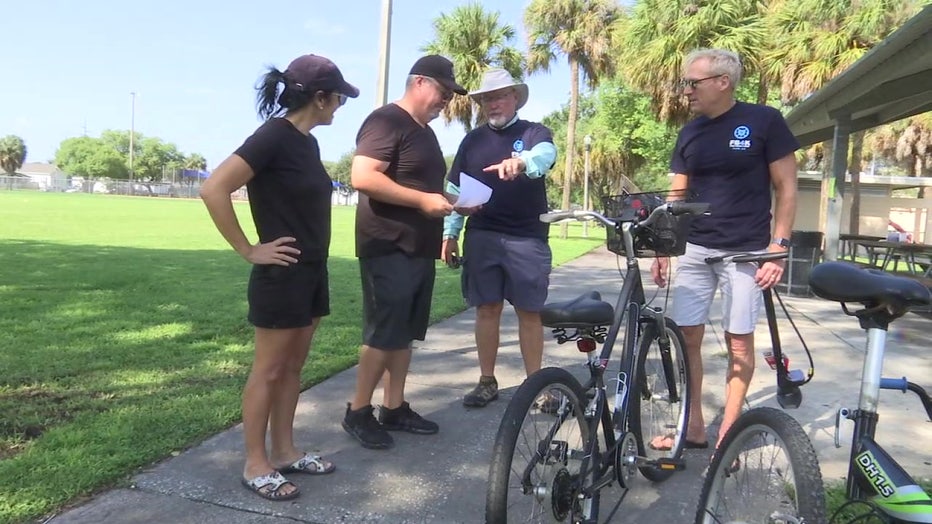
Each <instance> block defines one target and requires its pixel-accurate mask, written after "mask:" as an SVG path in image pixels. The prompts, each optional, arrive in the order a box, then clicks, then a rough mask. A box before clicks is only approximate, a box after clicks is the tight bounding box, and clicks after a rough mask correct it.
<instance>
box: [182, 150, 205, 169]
mask: <svg viewBox="0 0 932 524" xmlns="http://www.w3.org/2000/svg"><path fill="white" fill-rule="evenodd" d="M184 168H185V169H191V170H197V171H206V170H207V159H205V158H204V157H203V156H202V155H200V154H199V153H192V154H190V155H188V156H186V157H185V159H184Z"/></svg>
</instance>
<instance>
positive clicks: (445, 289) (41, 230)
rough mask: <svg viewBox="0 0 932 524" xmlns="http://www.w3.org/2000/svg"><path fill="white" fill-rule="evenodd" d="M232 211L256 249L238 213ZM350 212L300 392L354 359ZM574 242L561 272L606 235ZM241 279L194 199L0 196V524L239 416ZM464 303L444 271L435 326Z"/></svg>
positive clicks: (339, 220)
mask: <svg viewBox="0 0 932 524" xmlns="http://www.w3.org/2000/svg"><path fill="white" fill-rule="evenodd" d="M236 209H237V213H238V215H239V217H240V220H241V223H242V224H244V229H245V230H246V231H247V234H248V235H249V236H250V238H253V239H254V238H255V234H254V232H253V231H254V229H253V227H252V222H251V219H250V218H249V209H248V206H247V205H246V204H244V203H243V204H238V205H237V206H236ZM353 218H354V210H353V209H352V208H345V207H337V208H334V210H333V229H334V234H333V245H332V247H331V258H330V265H329V269H330V275H331V309H332V313H331V315H330V316H329V317H327V318H326V319H325V320H324V322H323V324H322V327H321V329H320V331H319V332H318V337H317V339H316V341H315V345H314V348H313V350H312V352H311V355H310V357H309V358H308V363H307V366H306V367H305V370H304V375H303V380H304V384H305V385H306V386H311V385H313V384H315V383H318V382H320V381H322V380H324V379H326V378H327V377H330V376H332V375H333V374H335V373H337V372H339V371H342V370H344V369H347V368H348V367H351V366H353V365H354V364H355V363H356V359H357V352H358V346H359V343H360V318H361V306H360V299H361V291H360V287H359V275H358V265H357V262H356V259H355V258H354V256H353V250H354V246H353ZM553 230H554V231H555V232H558V231H559V228H556V227H555V228H553ZM579 233H580V229H579V228H578V227H575V228H573V229H571V238H569V239H567V240H559V239H552V241H551V246H552V248H553V252H554V263H555V264H561V263H564V262H566V261H568V260H571V259H573V258H576V257H577V256H579V255H581V254H583V253H585V252H587V251H589V250H590V249H591V248H593V247H595V246H597V245H599V244H601V243H602V242H603V241H604V239H603V237H602V235H603V233H602V232H601V230H596V233H595V234H594V235H593V237H592V238H591V239H582V238H579V236H580V235H579ZM574 234H575V238H574ZM248 271H249V266H248V264H247V263H246V262H245V261H243V260H242V259H241V258H240V257H239V256H237V255H236V254H235V253H234V252H233V251H232V249H230V248H229V246H228V245H227V244H226V242H225V241H224V240H223V239H222V237H220V235H219V233H217V232H216V230H215V229H214V227H213V224H212V223H211V222H210V218H209V217H208V216H207V212H206V210H205V208H204V206H203V204H202V203H201V202H200V201H197V200H169V199H157V198H127V197H113V196H104V195H86V194H45V193H34V192H0V304H2V309H0V311H2V314H0V522H21V521H27V520H32V519H36V518H39V517H41V516H42V515H45V514H48V513H50V512H53V511H56V510H57V509H59V508H61V507H62V506H63V505H66V504H68V503H70V502H74V501H76V500H80V498H81V497H83V496H86V495H88V494H91V493H94V492H95V491H99V490H101V489H103V488H106V487H108V486H113V485H116V484H118V483H120V482H121V481H122V480H125V479H127V478H128V475H129V474H131V473H133V472H134V471H136V470H137V469H138V468H140V467H142V466H145V465H147V464H150V463H152V462H154V461H157V460H159V459H162V458H164V457H166V456H169V455H170V454H172V453H173V452H177V451H179V450H182V449H185V448H187V447H189V446H191V445H192V444H195V443H197V442H199V441H200V440H202V439H204V438H205V437H207V436H209V435H212V434H214V433H216V432H217V431H220V430H223V429H224V428H228V427H230V426H231V425H233V424H235V423H237V422H238V421H239V416H240V393H241V387H242V385H243V383H244V382H245V379H246V375H247V373H248V371H249V366H250V363H251V358H252V328H251V326H250V325H249V324H248V323H247V322H246V320H245V315H246V301H245V293H246V281H247V276H248ZM462 309H464V305H463V301H462V298H461V297H460V295H459V272H458V271H454V270H450V269H447V268H438V271H437V282H436V286H435V296H434V303H433V309H432V318H433V319H434V320H440V319H443V318H446V317H449V316H450V315H452V314H454V313H456V312H458V311H461V310H462ZM349 394H350V392H347V395H349Z"/></svg>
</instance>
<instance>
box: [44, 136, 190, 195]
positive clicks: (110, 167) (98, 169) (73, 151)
mask: <svg viewBox="0 0 932 524" xmlns="http://www.w3.org/2000/svg"><path fill="white" fill-rule="evenodd" d="M133 142H134V144H133V146H134V149H135V151H134V159H133V170H134V171H135V180H137V181H138V182H140V183H143V184H146V185H148V184H149V183H151V182H158V181H161V180H163V178H165V177H168V178H169V179H170V178H171V173H173V172H174V171H175V170H178V169H182V168H185V167H188V168H189V169H195V168H196V169H204V168H206V166H207V161H206V160H204V157H203V156H202V155H199V154H196V153H195V154H193V155H191V156H189V157H186V156H185V155H184V154H182V153H181V152H180V151H179V150H178V148H177V146H175V144H172V143H168V142H164V141H163V140H162V139H160V138H156V137H146V136H143V135H142V134H140V133H136V134H135V137H134V140H133ZM55 163H56V164H57V165H58V167H59V168H61V169H62V170H63V171H65V172H66V173H68V174H71V175H78V176H83V177H88V178H102V177H108V178H115V179H128V178H129V132H128V131H119V130H107V131H104V132H103V133H101V136H100V137H99V138H93V137H77V138H69V139H66V140H64V141H62V143H61V145H60V146H59V148H58V151H57V152H56V153H55ZM195 166H196V167H195ZM150 189H151V188H150Z"/></svg>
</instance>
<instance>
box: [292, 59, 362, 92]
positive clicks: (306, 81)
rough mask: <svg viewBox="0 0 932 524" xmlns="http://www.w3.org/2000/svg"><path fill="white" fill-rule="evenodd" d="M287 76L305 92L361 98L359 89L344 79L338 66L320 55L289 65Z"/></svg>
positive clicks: (294, 61) (298, 60)
mask: <svg viewBox="0 0 932 524" xmlns="http://www.w3.org/2000/svg"><path fill="white" fill-rule="evenodd" d="M285 76H286V77H287V78H288V79H289V80H291V81H293V82H295V83H297V84H300V87H302V89H303V90H304V91H308V92H314V91H327V92H334V93H340V94H342V95H346V96H348V97H350V98H356V97H357V96H359V89H357V88H356V86H354V85H352V84H350V83H349V82H347V81H346V80H344V79H343V73H340V69H339V68H338V67H337V65H336V64H334V63H333V62H331V61H330V60H329V59H327V58H324V57H322V56H319V55H303V56H299V57H298V58H295V59H294V60H292V61H291V63H290V64H288V69H286V70H285Z"/></svg>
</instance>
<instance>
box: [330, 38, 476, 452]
mask: <svg viewBox="0 0 932 524" xmlns="http://www.w3.org/2000/svg"><path fill="white" fill-rule="evenodd" d="M453 93H459V94H462V95H464V94H466V90H465V89H463V87H462V86H460V85H459V84H457V83H456V79H455V77H454V76H453V63H452V62H450V61H449V60H447V59H446V58H444V57H442V56H437V55H430V56H425V57H423V58H421V59H419V60H418V61H417V62H415V64H414V67H412V68H411V72H410V74H409V75H408V79H407V82H406V84H405V93H404V96H402V97H401V99H400V100H397V101H395V102H394V103H391V104H387V105H385V106H383V107H380V108H379V109H376V110H375V111H373V112H372V114H370V115H369V116H368V117H367V118H366V120H365V122H363V124H362V127H361V128H360V129H359V133H358V134H357V135H356V156H355V157H354V158H353V167H352V174H351V176H352V184H353V187H354V188H356V189H357V190H358V191H359V192H360V197H359V205H358V206H357V207H356V256H357V257H358V258H359V266H360V274H361V277H362V291H363V347H362V352H361V354H360V358H359V368H358V371H357V375H356V391H355V394H354V396H353V399H352V402H349V403H347V406H346V415H345V417H344V418H343V429H345V430H346V432H347V433H349V434H350V435H352V436H353V437H355V438H356V439H357V440H359V442H360V443H361V444H362V445H363V447H366V448H371V449H387V448H389V447H391V446H392V445H393V443H394V439H393V438H392V436H391V435H389V434H388V431H406V432H409V433H417V434H432V433H436V432H437V431H438V430H439V428H438V427H437V424H435V423H434V422H431V421H429V420H425V419H424V418H422V417H421V416H420V415H419V414H418V413H416V412H415V411H414V410H412V409H411V406H409V405H408V403H407V402H406V401H405V398H404V386H405V380H406V377H407V375H408V367H409V365H410V363H411V342H412V341H414V340H424V336H425V335H426V333H427V324H428V321H429V319H430V303H431V296H432V294H433V287H434V270H435V264H436V259H437V258H439V256H440V236H441V233H442V232H443V217H445V216H446V215H449V214H450V213H451V212H452V211H453V206H452V205H451V204H450V202H449V201H448V200H447V198H446V197H445V196H444V194H443V189H444V176H445V174H446V161H445V160H444V158H443V151H441V149H440V144H439V143H438V142H437V136H436V135H434V131H433V130H432V129H431V128H430V126H429V125H427V124H428V123H429V122H430V121H431V120H433V119H435V118H437V117H438V116H439V115H440V112H441V111H442V110H443V108H444V107H446V105H447V103H448V102H449V101H450V99H452V98H453ZM386 372H387V380H386V381H385V385H384V386H385V395H384V397H383V398H384V404H383V405H382V406H381V409H380V410H379V415H378V419H376V417H375V411H374V408H373V406H372V394H373V393H374V391H375V388H376V386H377V385H378V383H379V380H380V379H381V378H382V375H383V374H385V373H386Z"/></svg>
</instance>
